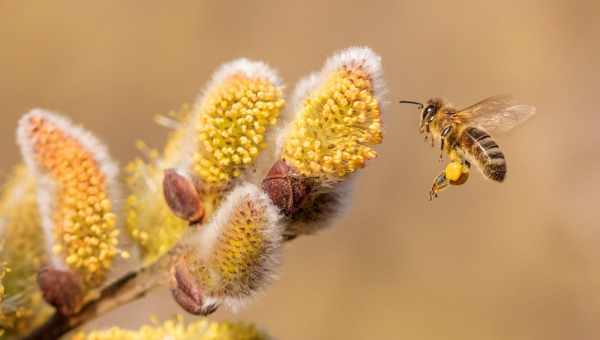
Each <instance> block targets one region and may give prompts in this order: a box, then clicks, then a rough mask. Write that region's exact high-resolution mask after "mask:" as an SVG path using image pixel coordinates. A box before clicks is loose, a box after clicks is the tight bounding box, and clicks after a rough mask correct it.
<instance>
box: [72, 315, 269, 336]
mask: <svg viewBox="0 0 600 340" xmlns="http://www.w3.org/2000/svg"><path fill="white" fill-rule="evenodd" d="M71 339H72V340H140V339H144V340H165V339H169V340H267V339H268V336H267V335H265V334H264V333H262V332H260V331H259V330H257V329H256V327H255V326H253V325H250V324H245V323H232V322H214V321H209V320H207V319H200V320H197V321H194V322H192V323H190V324H189V325H185V324H184V322H183V321H182V318H181V317H178V318H176V319H175V320H169V321H166V322H164V323H163V324H161V325H152V326H143V327H141V328H140V329H139V330H137V331H129V330H123V329H119V328H111V329H108V330H103V331H93V332H90V333H88V334H85V333H79V334H77V335H75V336H73V337H72V338H71Z"/></svg>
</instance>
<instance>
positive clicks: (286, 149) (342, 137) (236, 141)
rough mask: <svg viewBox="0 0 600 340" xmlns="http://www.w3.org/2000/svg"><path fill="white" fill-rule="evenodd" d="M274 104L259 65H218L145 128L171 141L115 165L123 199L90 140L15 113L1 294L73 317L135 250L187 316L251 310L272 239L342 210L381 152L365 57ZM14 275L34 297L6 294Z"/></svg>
mask: <svg viewBox="0 0 600 340" xmlns="http://www.w3.org/2000/svg"><path fill="white" fill-rule="evenodd" d="M283 92H284V88H283V84H282V82H281V80H280V79H279V77H278V75H277V73H276V72H275V71H274V70H273V69H271V68H270V67H269V66H268V65H266V64H265V63H262V62H257V61H251V60H247V59H239V60H235V61H233V62H230V63H228V64H225V65H223V66H222V67H220V68H219V69H218V70H217V71H216V72H215V74H214V75H213V77H212V80H211V81H210V82H209V84H208V85H207V86H206V88H205V89H204V91H203V92H202V94H201V95H200V96H199V98H198V99H197V101H196V102H195V103H194V105H188V106H184V107H182V109H181V110H179V111H178V112H174V113H171V114H169V115H165V116H159V117H157V121H158V122H159V123H161V124H162V125H165V126H168V127H169V128H171V130H172V131H171V134H170V136H169V139H168V142H167V144H166V145H165V146H164V148H163V150H161V151H157V150H154V149H151V148H149V147H146V146H145V145H143V143H140V148H141V149H142V150H143V151H144V153H145V154H146V157H145V158H144V159H136V160H134V161H133V162H131V163H130V164H128V165H127V167H126V176H125V184H126V187H127V189H128V191H129V193H128V196H123V195H122V194H121V192H122V191H123V190H122V189H121V184H120V181H119V180H120V178H119V167H118V166H117V165H116V163H115V162H114V161H113V160H112V158H111V157H110V155H109V152H108V150H107V148H106V147H105V146H104V145H103V144H102V143H101V142H100V141H99V140H98V139H97V138H96V137H95V136H93V135H92V134H91V133H90V132H88V131H86V130H84V129H83V128H81V127H78V126H76V125H74V124H73V123H72V122H71V121H69V120H68V119H66V118H63V117H62V116H60V115H58V114H55V113H52V112H49V111H46V110H42V109H35V110H32V111H31V112H29V113H27V114H25V115H24V116H23V118H22V119H21V121H20V122H19V124H18V130H17V135H18V138H17V139H18V144H19V146H20V148H21V151H22V154H23V158H24V162H25V165H24V166H20V167H18V168H17V169H16V170H15V173H14V175H13V179H12V180H11V181H10V182H9V185H8V186H7V187H6V188H5V189H4V192H3V196H2V198H1V200H0V239H2V240H5V241H4V242H3V243H0V244H1V245H2V248H1V249H0V255H1V256H2V258H1V260H2V261H6V262H7V265H8V268H27V269H26V270H17V271H15V270H12V271H11V272H7V273H6V276H5V277H4V282H5V284H4V287H8V289H5V292H4V293H5V296H6V297H8V298H10V296H11V294H12V295H21V296H20V298H19V299H13V300H14V303H15V304H17V305H18V304H19V303H21V304H22V305H25V304H31V303H32V300H35V299H36V298H35V296H36V294H37V295H40V294H41V295H42V296H43V298H44V300H45V301H47V302H48V303H50V304H51V305H54V306H55V307H56V309H57V310H58V311H59V312H60V313H62V314H64V315H69V314H73V313H76V312H77V311H78V310H79V309H80V308H81V306H82V304H83V303H84V301H85V300H86V299H87V298H88V297H89V296H90V295H93V292H95V291H97V289H99V288H101V287H103V286H105V285H106V283H107V278H108V277H109V273H110V271H111V270H114V267H115V262H116V260H117V259H130V253H132V254H133V255H134V256H131V257H132V258H133V259H140V261H141V262H142V265H143V266H145V267H148V266H153V265H154V264H156V263H159V262H160V263H165V262H166V263H167V266H166V267H167V270H166V271H167V272H168V273H166V274H167V275H168V280H166V281H167V282H168V285H169V287H170V289H171V292H172V294H173V297H174V299H175V300H176V301H177V302H178V303H179V305H180V306H182V307H183V308H184V309H185V310H186V311H188V312H190V313H193V314H198V315H206V314H210V313H211V312H213V311H214V310H216V309H217V308H218V307H219V306H220V305H222V304H226V305H228V306H230V307H233V308H236V307H237V306H239V305H240V304H242V303H243V302H244V301H246V300H247V299H248V298H251V297H252V296H253V295H254V294H255V293H256V292H257V291H259V290H260V289H262V288H264V287H265V285H267V284H268V283H269V281H270V280H271V279H272V278H273V276H274V274H275V271H276V266H277V264H278V262H279V256H280V253H281V248H282V242H284V241H286V240H290V239H293V238H295V237H297V236H299V235H303V234H311V233H314V232H316V231H318V230H320V229H322V228H323V227H324V226H326V225H327V224H328V223H330V222H331V219H332V217H335V216H337V215H338V214H339V213H340V212H341V211H342V209H343V208H344V205H345V203H346V201H347V200H348V198H349V189H350V182H351V180H352V177H354V176H353V175H354V174H355V172H356V171H357V170H359V169H361V168H363V167H364V166H365V164H366V162H367V161H368V160H370V159H373V158H375V157H376V156H377V154H376V152H375V150H374V149H373V147H374V146H375V145H376V144H379V143H381V141H382V122H381V110H382V104H383V102H382V96H383V92H384V83H383V79H382V68H381V61H380V58H379V56H377V55H376V54H375V53H374V52H373V51H372V50H370V49H368V48H349V49H346V50H343V51H341V52H340V53H337V54H336V55H334V56H333V57H331V58H330V59H329V60H327V62H326V63H325V65H324V67H323V68H322V69H321V70H320V71H319V72H315V73H313V74H311V75H309V76H308V77H306V78H305V79H303V80H301V81H300V82H299V83H298V85H297V86H296V89H295V91H294V94H293V96H292V99H291V101H290V104H288V105H286V101H285V99H284V93H283ZM40 227H41V228H40ZM122 230H124V231H125V232H122ZM39 231H43V232H39ZM28 235H30V236H28ZM25 237H27V239H24V238H25ZM131 241H133V243H134V244H135V245H136V246H135V250H133V251H132V250H131V249H126V248H127V245H128V243H132V242H131ZM19 242H20V243H19ZM15 247H19V248H21V251H26V252H27V253H28V254H31V256H27V257H26V258H25V257H24V256H22V254H21V256H19V254H18V251H19V248H15ZM23 249H25V250H23ZM127 250H128V251H127ZM165 259H166V260H165ZM130 261H131V260H130ZM15 272H19V274H20V275H22V276H21V278H23V279H24V278H25V277H26V279H27V280H31V279H32V278H33V280H34V281H37V284H38V286H39V289H37V288H36V289H30V290H31V291H30V292H27V293H25V292H24V290H23V291H17V289H20V288H18V287H17V286H15V285H13V286H14V287H17V288H10V285H8V284H6V282H10V281H11V276H13V277H15V275H12V274H13V273H15ZM12 281H13V282H14V281H15V279H12ZM22 282H27V281H22ZM57 287H60V289H59V288H57ZM11 289H12V290H11ZM65 292H68V294H65ZM38 300H39V299H38ZM5 301H6V299H5ZM13 307H15V308H16V307H18V306H13ZM2 308H3V309H6V305H5V304H4V303H3V305H2ZM15 308H13V309H15ZM37 310H41V309H37ZM0 313H2V312H0ZM30 314H31V315H33V316H31V317H30V319H31V320H33V319H38V317H37V316H36V314H38V312H31V313H30ZM46 314H47V313H46ZM34 316H35V317H34ZM15 318H16V317H15ZM1 320H2V319H0V321H1ZM31 320H30V321H27V322H30V323H33V322H34V321H31ZM23 322H25V321H23Z"/></svg>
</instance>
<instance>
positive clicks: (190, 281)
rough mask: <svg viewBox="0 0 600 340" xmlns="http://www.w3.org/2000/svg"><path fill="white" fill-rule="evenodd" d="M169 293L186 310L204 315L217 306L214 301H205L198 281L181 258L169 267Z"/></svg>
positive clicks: (211, 311) (212, 311)
mask: <svg viewBox="0 0 600 340" xmlns="http://www.w3.org/2000/svg"><path fill="white" fill-rule="evenodd" d="M171 294H172V295H173V298H174V299H175V301H176V302H177V303H178V304H179V306H181V308H183V309H184V310H185V311H186V312H188V313H190V314H193V315H202V316H206V315H209V314H212V313H214V312H215V311H216V310H217V308H218V307H219V306H218V304H216V303H206V301H205V298H204V295H203V294H202V290H201V287H200V285H199V284H198V281H197V280H196V279H195V278H194V277H193V275H192V273H190V270H189V269H188V267H187V264H186V263H185V261H183V260H179V261H177V262H176V263H175V265H173V268H172V269H171Z"/></svg>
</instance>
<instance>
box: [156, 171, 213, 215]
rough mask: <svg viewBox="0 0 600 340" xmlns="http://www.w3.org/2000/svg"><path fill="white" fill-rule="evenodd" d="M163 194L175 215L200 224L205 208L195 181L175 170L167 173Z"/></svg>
mask: <svg viewBox="0 0 600 340" xmlns="http://www.w3.org/2000/svg"><path fill="white" fill-rule="evenodd" d="M163 194H164V196H165V201H166V202H167V205H168V206H169V208H170V209H171V211H173V213H174V214H175V215H176V216H177V217H179V218H181V219H184V220H186V221H189V222H190V223H198V222H201V221H202V218H203V217H204V208H203V206H202V201H201V200H200V195H199V194H198V190H197V189H196V186H195V185H194V183H193V181H192V180H191V179H189V178H188V177H186V176H184V175H182V174H180V173H178V172H177V171H176V170H174V169H168V170H166V171H165V177H164V179H163Z"/></svg>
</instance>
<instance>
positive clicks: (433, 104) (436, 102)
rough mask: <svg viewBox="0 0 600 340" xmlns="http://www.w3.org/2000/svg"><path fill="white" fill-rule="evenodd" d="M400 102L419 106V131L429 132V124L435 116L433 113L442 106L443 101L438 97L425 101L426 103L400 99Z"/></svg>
mask: <svg viewBox="0 0 600 340" xmlns="http://www.w3.org/2000/svg"><path fill="white" fill-rule="evenodd" d="M400 103H402V104H414V105H418V106H419V110H421V124H420V132H421V133H428V132H429V124H430V123H431V122H432V121H433V119H434V118H435V115H436V114H437V113H438V111H439V110H440V108H441V107H442V106H443V101H442V100H441V99H438V98H433V99H430V100H428V101H427V104H426V105H423V104H422V103H419V102H414V101H408V100H402V101H400Z"/></svg>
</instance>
